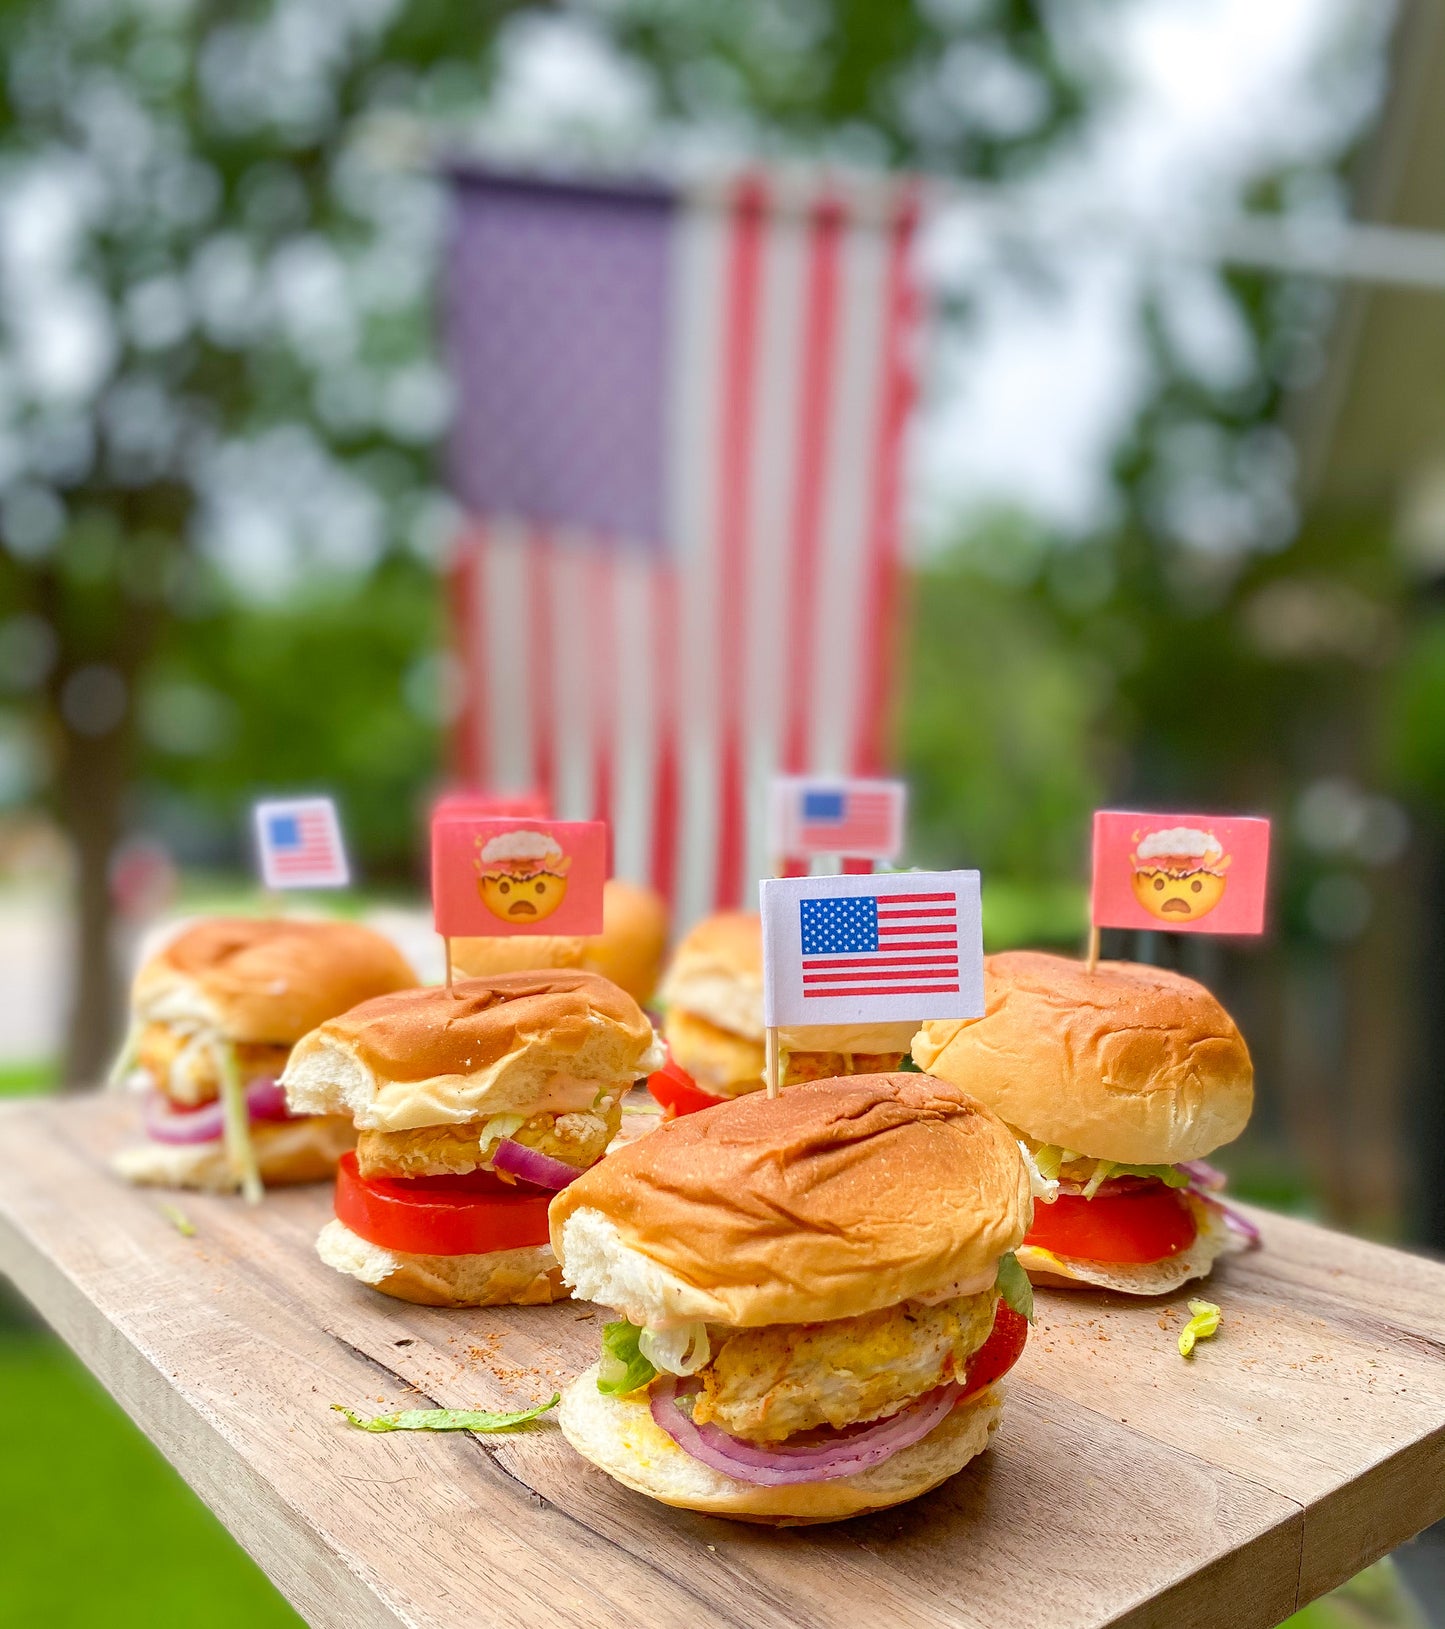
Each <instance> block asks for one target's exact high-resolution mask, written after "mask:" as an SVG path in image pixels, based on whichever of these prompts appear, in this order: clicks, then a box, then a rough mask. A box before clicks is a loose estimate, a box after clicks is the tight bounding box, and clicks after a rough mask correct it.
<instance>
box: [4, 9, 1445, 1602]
mask: <svg viewBox="0 0 1445 1629" xmlns="http://www.w3.org/2000/svg"><path fill="white" fill-rule="evenodd" d="M0 40H3V47H4V49H3V64H4V66H3V70H0V72H3V79H0V1091H3V1092H25V1091H39V1090H58V1089H69V1088H74V1087H77V1086H82V1085H86V1084H89V1083H92V1082H94V1081H95V1080H96V1079H97V1078H98V1077H99V1075H100V1074H101V1073H103V1070H104V1067H105V1065H106V1063H107V1062H108V1058H109V1054H110V1052H111V1050H112V1048H113V1047H114V1045H115V1042H116V1038H117V1035H118V1031H119V1024H120V1017H119V1015H120V1013H121V1011H122V1007H123V972H124V969H125V968H126V966H127V965H128V959H129V955H130V952H131V947H132V946H133V944H134V942H135V940H136V938H137V936H138V935H139V934H140V933H142V932H143V931H144V930H145V928H146V926H147V925H148V924H150V923H153V922H154V921H155V920H156V919H157V918H159V917H160V916H162V915H164V914H166V913H168V912H171V911H174V910H178V909H187V910H188V909H209V908H214V907H216V906H229V905H245V904H246V903H247V902H248V899H250V894H249V890H250V883H249V857H248V853H247V849H246V842H245V832H246V810H247V807H248V805H249V802H250V801H251V800H252V799H253V798H254V797H255V796H257V795H258V794H260V793H262V792H266V791H283V792H284V791H292V790H311V789H330V790H333V791H334V792H335V794H336V795H337V797H338V801H339V803H340V806H341V811H342V815H343V819H344V822H345V825H346V830H347V834H348V839H349V844H350V847H351V850H352V857H353V864H354V867H355V869H356V871H357V872H358V874H359V876H360V878H361V883H362V885H361V887H360V888H359V889H358V890H357V891H356V892H355V894H354V895H353V896H351V897H349V899H348V901H347V902H346V908H348V909H355V910H368V911H373V912H375V911H381V912H384V913H388V917H389V919H391V920H394V921H397V922H402V923H408V922H409V923H411V924H413V926H415V924H416V923H417V922H418V921H419V922H420V923H421V924H422V930H423V931H424V924H425V917H424V915H421V914H419V912H420V911H421V908H422V907H421V901H422V884H423V878H424V875H425V863H424V862H425V811H426V809H427V806H428V803H429V800H430V798H431V796H432V795H433V793H434V792H435V790H436V788H437V787H438V786H439V785H440V784H442V783H443V782H444V781H445V779H446V778H447V775H448V773H449V763H448V746H447V743H448V739H449V732H450V730H451V728H452V726H453V725H454V724H455V722H456V720H457V713H458V709H459V707H460V706H461V704H462V700H463V684H462V675H461V674H460V672H459V670H458V666H457V663H456V661H455V659H454V658H453V657H452V656H451V655H450V654H449V645H448V633H447V628H448V610H447V595H446V573H447V566H448V560H449V552H450V549H451V547H452V545H453V543H454V541H455V538H456V535H457V532H458V526H459V513H458V510H457V508H456V506H455V504H454V502H453V500H452V499H451V498H450V497H449V496H448V495H447V491H446V486H445V481H444V476H443V469H444V462H443V458H442V448H443V446H444V444H445V441H446V437H447V434H448V429H449V425H450V423H451V417H452V410H453V405H454V391H453V387H452V383H451V380H450V377H449V373H448V367H447V356H446V354H445V350H444V347H443V346H442V344H441V343H440V341H439V338H438V336H439V333H440V332H441V321H440V316H439V312H438V306H437V291H438V288H439V286H440V282H441V277H442V264H443V257H444V253H445V246H446V220H447V184H446V181H445V180H444V178H443V175H442V170H441V165H440V160H441V158H442V157H444V156H446V157H454V156H456V155H458V154H484V155H486V156H487V158H488V159H489V161H490V162H492V163H498V162H502V163H507V164H517V165H522V166H529V165H530V166H536V165H546V166H566V167H571V168H573V169H576V170H578V171H581V172H583V173H601V174H627V173H630V171H631V170H632V169H633V168H635V167H639V166H647V165H653V164H655V163H656V162H657V160H658V157H659V155H661V154H666V155H667V157H668V160H669V162H671V163H673V164H694V165H699V166H706V165H709V164H730V163H735V162H737V161H740V160H743V159H758V158H763V159H769V160H775V161H790V162H792V161H807V162H812V163H826V164H837V165H846V166H850V167H861V168H864V169H885V168H886V169H903V170H913V171H919V172H925V173H927V174H928V175H930V176H932V177H935V178H937V179H938V181H939V183H940V184H939V186H938V187H937V188H936V190H935V192H934V194H933V202H932V203H931V205H930V208H929V210H928V211H927V215H926V219H925V221H924V225H923V228H922V230H921V234H920V239H919V243H918V256H919V265H920V268H921V276H922V279H923V282H924V286H925V288H926V291H927V294H928V296H929V298H930V301H931V304H932V320H931V322H930V324H929V326H928V328H927V331H926V343H925V345H924V346H923V348H922V354H921V355H920V357H919V358H918V359H917V361H918V366H919V373H920V382H921V396H920V400H919V403H918V409H917V415H916V422H915V425H914V427H913V432H912V434H911V436H910V439H909V443H908V449H907V455H908V465H907V479H906V494H907V499H906V502H907V517H906V528H905V532H906V551H907V561H908V571H907V582H906V591H905V593H904V596H903V599H904V608H903V617H904V623H903V632H902V638H901V642H900V648H901V658H902V674H901V680H900V685H899V693H898V696H897V701H896V706H895V708H894V716H893V718H892V720H891V724H890V728H891V732H892V738H893V743H894V761H895V763H896V764H897V765H898V766H899V767H900V768H901V769H902V770H903V771H905V772H906V773H907V775H908V777H909V778H910V780H911V782H912V787H913V800H914V801H913V842H912V846H911V850H910V854H909V856H908V857H909V858H910V859H911V860H912V861H913V862H915V863H921V864H929V863H941V864H968V865H978V866H980V867H981V868H982V870H983V872H984V874H985V883H986V886H985V901H986V906H985V909H986V932H987V936H988V939H989V941H990V948H994V949H997V948H1003V947H1005V946H1007V945H1011V944H1021V943H1029V944H1053V945H1058V946H1063V947H1069V946H1077V945H1079V944H1081V943H1082V937H1083V932H1084V926H1085V881H1086V878H1085V860H1086V852H1087V848H1086V844H1087V831H1088V822H1089V816H1090V813H1091V811H1092V810H1093V809H1094V808H1095V807H1097V806H1101V805H1113V806H1119V807H1159V808H1164V809H1181V810H1185V809H1199V810H1218V811H1237V812H1257V813H1266V814H1269V815H1270V816H1271V817H1272V818H1273V820H1274V841H1275V867H1274V873H1275V874H1274V902H1273V927H1272V932H1271V933H1270V934H1269V935H1268V936H1267V938H1266V939H1265V941H1264V942H1263V943H1262V944H1260V945H1249V946H1242V945H1238V944H1235V943H1226V942H1224V941H1217V940H1212V939H1209V938H1207V937H1203V936H1200V937H1185V938H1180V939H1170V938H1167V937H1166V936H1163V935H1158V936H1153V938H1152V940H1147V939H1146V942H1139V941H1138V940H1136V939H1135V938H1133V937H1132V936H1129V937H1127V938H1126V936H1124V935H1117V936H1115V935H1110V934H1106V935H1105V951H1106V954H1107V953H1111V952H1121V953H1128V954H1133V955H1140V956H1144V957H1146V958H1148V959H1154V960H1162V961H1169V962H1172V963H1174V964H1175V965H1179V966H1181V967H1183V968H1184V969H1185V970H1186V971H1189V972H1192V973H1194V974H1195V975H1196V976H1199V977H1201V978H1203V979H1204V980H1205V981H1206V982H1208V983H1209V984H1211V985H1212V986H1213V987H1214V988H1215V989H1216V990H1217V991H1218V992H1219V993H1220V994H1221V996H1222V997H1223V998H1224V999H1225V1001H1226V1002H1227V1004H1228V1005H1230V1007H1231V1008H1232V1010H1233V1011H1234V1012H1235V1014H1236V1016H1237V1017H1238V1019H1239V1020H1240V1023H1241V1025H1242V1027H1243V1029H1244V1030H1245V1033H1246V1035H1247V1037H1248V1039H1249V1041H1250V1044H1251V1047H1252V1048H1253V1050H1254V1052H1255V1056H1256V1062H1257V1068H1258V1077H1259V1082H1260V1099H1259V1108H1258V1112H1257V1115H1256V1120H1255V1124H1254V1125H1253V1127H1252V1128H1251V1130H1250V1132H1249V1134H1248V1136H1247V1138H1246V1139H1245V1140H1244V1141H1243V1142H1242V1143H1241V1144H1240V1145H1238V1146H1237V1147H1236V1148H1234V1149H1232V1150H1226V1151H1225V1153H1224V1156H1223V1157H1222V1158H1223V1162H1224V1163H1226V1164H1228V1165H1229V1167H1230V1169H1231V1171H1232V1174H1233V1176H1234V1180H1235V1185H1236V1188H1237V1189H1238V1190H1239V1191H1240V1192H1242V1193H1244V1194H1246V1195H1248V1196H1251V1197H1255V1198H1259V1199H1262V1200H1264V1201H1265V1202H1269V1203H1274V1204H1278V1205H1286V1206H1289V1207H1292V1208H1297V1209H1300V1210H1303V1211H1306V1212H1309V1213H1312V1214H1316V1215H1318V1216H1321V1217H1323V1218H1326V1219H1328V1220H1330V1221H1333V1222H1336V1223H1339V1224H1341V1225H1344V1226H1346V1227H1349V1228H1352V1229H1354V1230H1357V1231H1362V1232H1366V1233H1369V1234H1372V1235H1376V1236H1379V1237H1384V1238H1389V1239H1394V1240H1398V1241H1402V1242H1408V1243H1411V1244H1414V1245H1417V1246H1424V1247H1433V1248H1436V1249H1440V1248H1445V1190H1442V1187H1441V1184H1440V1183H1439V1182H1438V1180H1436V1178H1435V1173H1436V1170H1437V1168H1438V1167H1439V1165H1440V1163H1441V1161H1442V1159H1445V1092H1442V1091H1441V1089H1440V1084H1439V1067H1440V1066H1439V1062H1438V1058H1437V1055H1436V1052H1435V1048H1436V1046H1438V1045H1441V1044H1442V1040H1445V1036H1442V1033H1441V1032H1442V1030H1445V1005H1442V1001H1441V997H1440V991H1441V988H1442V980H1445V389H1442V380H1445V236H1442V235H1440V234H1445V176H1442V169H1441V165H1440V158H1439V155H1440V154H1441V152H1442V151H1445V13H1442V10H1441V8H1440V7H1439V6H1438V4H1431V3H1428V0H1400V3H1398V4H1395V5H1390V4H1387V3H1385V0H1271V4H1269V5H1267V6H1261V5H1259V4H1258V3H1257V0H1065V3H1062V4H1039V5H1033V4H1022V3H1018V4H1015V3H1008V0H890V3H889V4H886V5H883V4H871V5H870V4H868V3H866V0H796V3H794V4H790V5H789V6H787V7H773V6H765V5H756V4H749V3H747V0H590V3H587V4H575V5H548V6H531V5H523V4H514V5H505V4H494V5H487V6H471V7H462V6H456V5H446V4H443V3H442V0H254V3H243V4H232V5H226V6H219V5H210V4H206V3H204V0H4V3H3V4H0ZM408 913H410V914H408ZM1111 939H1112V940H1114V941H1115V942H1113V943H1111ZM0 1375H3V1378H4V1380H5V1381H6V1382H7V1387H6V1389H7V1394H8V1395H14V1396H21V1397H24V1398H27V1399H28V1400H29V1402H28V1403H27V1406H26V1408H25V1409H24V1410H23V1411H22V1413H23V1415H24V1418H23V1420H22V1422H21V1424H20V1425H19V1427H18V1435H17V1437H16V1439H15V1441H14V1443H13V1444H11V1445H8V1446H7V1454H6V1468H5V1472H4V1473H3V1474H0V1524H3V1525H5V1527H6V1530H7V1532H9V1533H10V1534H11V1535H13V1536H15V1537H16V1538H17V1542H16V1543H15V1544H14V1546H13V1550H12V1553H13V1555H14V1556H15V1557H17V1558H18V1559H16V1560H14V1561H7V1563H6V1576H5V1590H4V1591H3V1592H0V1621H4V1622H14V1623H17V1624H18V1623H33V1622H36V1621H41V1620H42V1618H43V1620H44V1621H47V1622H51V1623H57V1624H58V1623H76V1624H81V1623H87V1624H88V1623H90V1622H92V1621H94V1620H95V1618H96V1617H97V1616H98V1614H99V1612H100V1611H101V1610H102V1609H103V1610H105V1612H106V1615H107V1617H108V1619H109V1620H110V1621H112V1622H118V1623H124V1622H131V1621H134V1622H142V1621H144V1622H147V1623H157V1622H162V1623H176V1624H190V1623H196V1624H217V1625H221V1624H227V1623H231V1622H236V1623H241V1622H246V1623H261V1622H270V1621H273V1620H274V1621H277V1622H280V1621H282V1619H283V1618H285V1617H286V1616H287V1615H288V1614H287V1612H286V1609H285V1608H284V1606H283V1605H282V1604H281V1603H280V1601H279V1599H278V1598H277V1597H275V1596H274V1595H272V1594H271V1593H270V1591H269V1586H267V1585H266V1584H265V1583H264V1581H263V1580H261V1578H260V1577H259V1575H258V1574H256V1573H255V1572H254V1570H252V1569H251V1568H250V1566H249V1563H247V1562H246V1561H245V1560H244V1558H243V1557H241V1555H240V1554H239V1552H237V1551H235V1550H234V1549H233V1548H231V1547H230V1545H229V1541H228V1540H226V1539H225V1537H224V1535H222V1534H221V1533H220V1531H219V1529H217V1528H215V1526H214V1524H213V1523H211V1521H210V1518H209V1517H208V1516H207V1515H206V1514H205V1513H204V1512H203V1511H202V1510H201V1509H200V1507H199V1506H197V1505H195V1503H194V1501H192V1500H191V1499H190V1496H189V1495H188V1494H187V1493H186V1492H185V1490H184V1489H183V1488H181V1486H180V1484H179V1483H178V1482H177V1481H176V1480H175V1479H174V1478H173V1477H172V1475H171V1473H169V1471H167V1470H166V1469H165V1468H164V1466H163V1465H162V1464H161V1463H160V1462H159V1460H158V1459H155V1458H154V1457H153V1456H152V1454H151V1451H150V1450H149V1449H148V1448H147V1447H146V1446H145V1445H144V1444H143V1443H142V1442H141V1441H140V1439H139V1438H138V1437H137V1436H136V1434H135V1433H134V1432H133V1431H132V1430H131V1428H130V1427H129V1426H128V1425H126V1424H125V1422H124V1421H123V1420H122V1419H121V1418H120V1417H119V1416H118V1415H116V1414H114V1413H112V1412H111V1410H110V1406H109V1405H108V1404H107V1403H105V1402H104V1401H103V1399H101V1398H100V1397H99V1396H98V1394H97V1393H95V1392H94V1391H93V1389H92V1388H91V1387H90V1383H89V1382H88V1381H86V1380H85V1379H84V1378H83V1376H81V1375H80V1374H79V1373H78V1371H76V1370H75V1369H74V1368H73V1366H72V1365H71V1364H70V1363H69V1360H67V1359H65V1358H63V1357H62V1356H61V1355H60V1354H59V1353H58V1351H57V1350H56V1349H55V1348H54V1347H53V1345H52V1344H51V1343H50V1342H49V1340H48V1338H47V1337H45V1336H44V1335H43V1334H42V1333H41V1332H39V1331H38V1330H37V1329H35V1328H34V1327H32V1326H31V1325H30V1324H29V1323H27V1322H26V1321H25V1317H24V1315H23V1313H22V1312H21V1310H20V1309H19V1307H18V1306H14V1307H13V1309H12V1310H10V1311H9V1312H8V1313H7V1314H6V1322H5V1323H4V1325H3V1338H0ZM122 1498H123V1499H124V1501H125V1508H126V1511H127V1520H126V1522H125V1523H124V1524H118V1523H117V1522H116V1520H115V1515H114V1508H115V1504H116V1502H117V1501H118V1500H120V1499H122ZM158 1544H164V1545H165V1547H166V1550H165V1553H166V1555H167V1557H168V1565H167V1567H166V1569H165V1574H164V1579H163V1580H162V1581H161V1582H158V1581H157V1576H156V1570H155V1568H154V1565H153V1556H154V1553H155V1550H156V1546H157V1545H158ZM1438 1554H1439V1551H1438V1550H1433V1551H1432V1550H1431V1548H1430V1546H1429V1545H1428V1544H1427V1543H1425V1542H1423V1541H1422V1542H1421V1543H1420V1544H1417V1545H1416V1546H1414V1547H1412V1548H1411V1550H1410V1551H1408V1552H1406V1553H1405V1554H1404V1555H1403V1557H1402V1561H1403V1565H1404V1567H1405V1568H1406V1570H1407V1572H1408V1574H1409V1577H1410V1579H1411V1580H1412V1587H1413V1588H1414V1591H1415V1594H1416V1596H1417V1597H1419V1598H1420V1608H1421V1610H1422V1611H1426V1612H1428V1611H1431V1610H1433V1611H1435V1612H1436V1613H1441V1611H1442V1608H1441V1600H1442V1599H1445V1564H1442V1563H1441V1562H1439V1561H1438V1560H1436V1559H1435V1557H1436V1556H1437V1555H1438ZM72 1563H73V1565H72ZM82 1574H91V1575H94V1576H95V1577H96V1578H97V1579H98V1580H99V1579H102V1578H103V1580H104V1585H105V1605H104V1608H102V1607H101V1605H100V1604H99V1603H100V1596H99V1595H97V1596H96V1597H95V1598H94V1599H88V1598H86V1597H85V1595H84V1594H83V1592H82V1593H81V1594H80V1595H76V1594H75V1593H74V1591H68V1592H67V1593H66V1599H65V1600H63V1601H57V1599H56V1593H55V1581H56V1579H57V1577H65V1578H72V1577H77V1576H80V1575H82ZM218 1578H219V1579H224V1580H226V1584H225V1587H224V1588H218V1587H217V1582H216V1581H217V1579H218ZM1414 1610H1415V1609H1414V1608H1413V1607H1411V1606H1410V1605H1409V1603H1408V1602H1406V1601H1404V1600H1403V1598H1402V1597H1401V1596H1400V1594H1399V1592H1398V1591H1397V1590H1396V1589H1395V1587H1394V1585H1393V1583H1392V1582H1391V1581H1390V1580H1389V1579H1388V1578H1383V1579H1382V1578H1381V1577H1380V1576H1379V1575H1375V1576H1372V1577H1369V1578H1367V1579H1365V1580H1363V1581H1361V1582H1360V1583H1358V1584H1357V1586H1355V1588H1354V1590H1353V1592H1352V1593H1351V1594H1350V1595H1348V1597H1346V1598H1338V1599H1335V1600H1332V1601H1330V1602H1327V1603H1322V1604H1321V1605H1320V1606H1318V1607H1316V1608H1312V1609H1310V1611H1309V1612H1308V1613H1307V1614H1303V1615H1302V1617H1301V1621H1308V1622H1309V1623H1311V1624H1319V1625H1323V1624H1326V1623H1329V1624H1339V1625H1346V1624H1352V1623H1353V1624H1364V1623H1369V1622H1396V1623H1408V1622H1413V1621H1426V1620H1425V1619H1424V1618H1418V1619H1417V1618H1413V1617H1412V1616H1411V1615H1410V1614H1411V1613H1412V1612H1414ZM1437 1621H1445V1615H1441V1616H1440V1617H1439V1618H1438V1619H1437Z"/></svg>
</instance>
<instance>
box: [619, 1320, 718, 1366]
mask: <svg viewBox="0 0 1445 1629" xmlns="http://www.w3.org/2000/svg"><path fill="white" fill-rule="evenodd" d="M637 1350H638V1351H639V1352H640V1353H641V1355H642V1356H643V1357H644V1358H646V1359H647V1361H648V1362H649V1363H650V1364H651V1365H652V1366H653V1368H654V1369H665V1370H666V1371H667V1373H668V1374H677V1375H688V1374H696V1373H697V1371H698V1370H699V1369H701V1368H702V1367H703V1366H704V1365H705V1364H706V1362H707V1360H708V1359H709V1358H710V1357H711V1356H712V1343H711V1341H709V1340H708V1338H707V1325H706V1324H705V1323H701V1322H694V1323H690V1324H680V1325H679V1326H678V1327H677V1328H676V1329H642V1330H640V1331H639V1333H638V1336H637Z"/></svg>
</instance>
